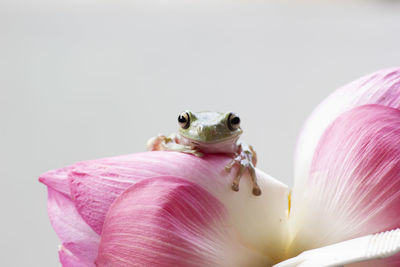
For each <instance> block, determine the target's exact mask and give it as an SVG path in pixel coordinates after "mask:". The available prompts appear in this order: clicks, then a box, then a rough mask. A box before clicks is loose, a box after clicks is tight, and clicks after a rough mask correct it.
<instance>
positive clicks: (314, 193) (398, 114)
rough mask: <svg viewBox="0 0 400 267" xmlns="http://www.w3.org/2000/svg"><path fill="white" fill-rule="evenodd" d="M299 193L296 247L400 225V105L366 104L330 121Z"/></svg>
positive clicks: (296, 206) (295, 216) (296, 216)
mask: <svg viewBox="0 0 400 267" xmlns="http://www.w3.org/2000/svg"><path fill="white" fill-rule="evenodd" d="M295 193H296V192H295ZM299 193H300V194H297V195H296V198H295V199H294V200H293V204H294V205H293V209H292V212H293V213H292V219H293V225H294V235H295V239H294V243H293V247H296V248H297V250H299V249H300V250H305V249H310V248H313V247H319V246H324V245H327V244H331V243H334V242H339V241H342V240H347V239H351V238H355V237H358V236H362V235H366V234H371V233H376V232H382V231H386V230H390V229H394V228H398V227H400V216H399V210H400V110H397V109H394V108H389V107H384V106H380V105H365V106H361V107H358V108H354V109H352V110H350V111H348V112H346V113H344V114H343V115H342V116H340V117H339V118H338V119H337V120H335V121H334V123H333V124H332V125H331V126H330V127H329V128H328V129H327V130H326V132H325V133H324V135H323V136H322V137H321V140H320V142H319V144H318V146H317V149H316V152H315V155H314V159H313V162H312V167H311V171H310V176H309V179H308V180H307V186H306V187H305V188H304V191H303V192H299ZM301 193H303V194H301ZM302 198H303V199H302ZM388 260H391V261H393V258H389V259H388ZM395 260H396V259H395ZM384 266H388V265H384Z"/></svg>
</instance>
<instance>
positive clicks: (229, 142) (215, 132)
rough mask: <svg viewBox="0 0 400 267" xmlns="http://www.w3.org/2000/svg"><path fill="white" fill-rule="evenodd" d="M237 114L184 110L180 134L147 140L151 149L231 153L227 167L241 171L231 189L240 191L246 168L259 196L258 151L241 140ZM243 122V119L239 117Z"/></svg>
mask: <svg viewBox="0 0 400 267" xmlns="http://www.w3.org/2000/svg"><path fill="white" fill-rule="evenodd" d="M234 117H237V115H236V114H234V113H232V112H226V113H221V112H213V111H205V112H191V111H185V112H183V113H182V114H181V115H180V116H179V118H178V120H179V119H182V118H184V119H185V120H186V123H182V122H180V125H181V127H180V128H179V130H178V133H177V134H172V135H170V136H168V137H166V136H164V135H159V136H156V137H153V138H152V139H150V140H149V141H148V143H147V147H148V150H152V151H154V150H172V151H179V152H183V153H188V154H193V155H195V156H198V157H201V156H203V153H225V154H230V155H232V161H231V162H230V163H229V164H228V165H227V166H226V167H225V168H226V170H227V171H230V170H231V168H232V167H234V166H236V165H237V166H238V172H237V175H236V177H235V178H234V181H233V183H232V189H233V190H234V191H239V181H240V178H241V176H242V174H243V172H244V171H245V170H248V171H249V173H250V177H251V180H252V184H253V194H254V195H260V194H261V190H260V187H259V186H258V184H257V177H256V174H255V169H254V168H255V164H256V161H257V158H256V153H255V151H254V150H253V148H252V147H251V146H249V145H247V144H245V143H243V142H240V141H238V139H239V137H240V135H241V134H242V132H243V131H242V129H241V128H240V126H239V124H233V122H236V121H237V120H238V117H237V120H236V121H233V120H232V118H234ZM239 123H240V120H239Z"/></svg>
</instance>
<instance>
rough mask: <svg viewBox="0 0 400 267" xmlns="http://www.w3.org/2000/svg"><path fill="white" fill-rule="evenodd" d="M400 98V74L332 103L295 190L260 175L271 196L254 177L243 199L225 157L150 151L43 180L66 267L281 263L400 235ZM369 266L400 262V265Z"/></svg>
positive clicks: (304, 142) (300, 161) (311, 126)
mask: <svg viewBox="0 0 400 267" xmlns="http://www.w3.org/2000/svg"><path fill="white" fill-rule="evenodd" d="M399 98H400V69H389V70H383V71H379V72H377V73H374V74H371V75H368V76H366V77H364V78H361V79H359V80H357V81H355V82H353V83H351V84H349V85H347V86H345V87H343V88H341V89H339V90H337V91H336V92H334V93H333V94H332V95H331V96H329V97H328V98H327V99H326V100H325V101H324V102H323V103H322V104H321V105H320V106H319V107H318V108H317V109H316V110H315V111H314V113H313V114H312V115H311V117H310V118H309V120H308V121H307V123H306V125H305V127H304V129H303V131H302V133H301V135H300V138H299V143H298V146H297V150H296V164H295V186H294V188H293V190H292V192H293V193H292V194H290V193H289V190H288V187H287V186H286V185H284V184H282V183H281V182H279V181H277V180H276V179H274V178H272V177H270V176H268V175H267V174H265V173H264V172H262V171H261V170H257V172H256V173H257V177H258V179H259V184H260V187H261V189H262V192H263V194H262V195H261V196H259V197H255V196H253V195H252V193H251V189H250V188H251V185H250V182H249V181H250V179H249V177H243V178H242V180H241V187H240V191H239V192H233V191H232V190H231V189H230V183H231V181H232V179H233V175H235V174H234V173H231V174H228V173H226V172H225V170H224V166H225V165H226V164H227V163H228V162H229V160H230V158H229V157H227V156H225V155H218V154H209V155H206V156H204V157H203V158H198V157H195V156H191V155H187V154H183V153H178V152H165V151H163V152H146V153H137V154H132V155H125V156H118V157H112V158H105V159H98V160H92V161H86V162H79V163H76V164H74V165H72V166H69V167H65V168H62V169H59V170H53V171H49V172H47V173H44V174H43V175H42V176H41V177H40V181H41V182H42V183H44V184H46V185H47V187H48V213H49V217H50V221H51V223H52V225H53V227H54V229H55V231H56V233H57V234H58V236H59V238H60V239H61V240H62V245H61V247H60V250H59V257H60V261H61V263H62V265H63V266H64V267H70V266H73V267H80V266H82V267H83V266H85V267H90V266H101V267H105V266H113V267H114V266H115V267H119V266H121V267H122V266H124V267H126V266H271V265H273V264H275V263H278V262H280V261H283V260H285V259H288V258H290V257H293V256H296V255H297V254H299V253H301V252H302V251H305V250H309V249H313V248H318V247H321V246H326V245H329V244H333V243H336V242H340V241H343V240H347V239H351V238H355V237H359V236H362V235H366V234H370V233H376V232H380V231H385V230H390V229H395V228H398V227H400V216H399V211H400V110H399V109H398V108H400V101H399V100H400V99H399ZM246 175H247V174H246ZM370 264H371V266H399V264H400V257H398V256H393V257H389V258H386V259H385V260H379V261H375V262H371V263H370ZM390 264H391V265H390ZM363 266H366V265H365V264H364V265H363Z"/></svg>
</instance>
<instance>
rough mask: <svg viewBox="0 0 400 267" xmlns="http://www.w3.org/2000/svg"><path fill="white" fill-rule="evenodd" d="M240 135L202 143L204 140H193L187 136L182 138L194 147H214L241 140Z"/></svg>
mask: <svg viewBox="0 0 400 267" xmlns="http://www.w3.org/2000/svg"><path fill="white" fill-rule="evenodd" d="M239 135H240V134H235V135H232V136H228V137H226V138H220V139H216V140H210V141H208V140H207V141H202V140H198V139H193V138H188V137H186V136H183V135H181V137H182V138H184V139H185V140H186V142H190V143H191V144H194V145H212V144H219V143H225V142H232V143H234V142H236V141H237V140H238V139H239Z"/></svg>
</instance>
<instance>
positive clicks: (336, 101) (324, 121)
mask: <svg viewBox="0 0 400 267" xmlns="http://www.w3.org/2000/svg"><path fill="white" fill-rule="evenodd" d="M365 104H379V105H383V106H387V107H392V108H396V109H399V108H400V68H391V69H384V70H380V71H377V72H375V73H372V74H369V75H367V76H364V77H362V78H360V79H357V80H355V81H353V82H351V83H349V84H348V85H345V86H343V87H342V88H340V89H338V90H336V91H335V92H333V93H332V94H331V95H330V96H329V97H327V98H326V99H325V100H324V101H323V102H322V103H321V104H320V105H318V107H317V108H316V109H315V110H314V111H313V113H312V114H311V116H310V117H309V118H308V119H307V122H306V123H305V125H304V127H303V129H302V131H301V134H300V136H299V139H298V142H297V147H296V153H295V187H297V188H299V190H301V189H300V188H302V187H303V186H304V182H305V179H306V178H307V177H308V172H309V170H310V167H311V161H312V159H313V155H314V151H315V148H316V147H317V144H318V142H319V139H320V138H321V136H322V134H323V133H324V131H325V129H326V128H327V127H328V126H329V125H330V124H331V123H332V122H333V121H334V120H335V119H336V118H337V117H338V116H339V115H340V114H342V113H343V112H345V111H347V110H350V109H352V108H354V107H358V106H362V105H365Z"/></svg>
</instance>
